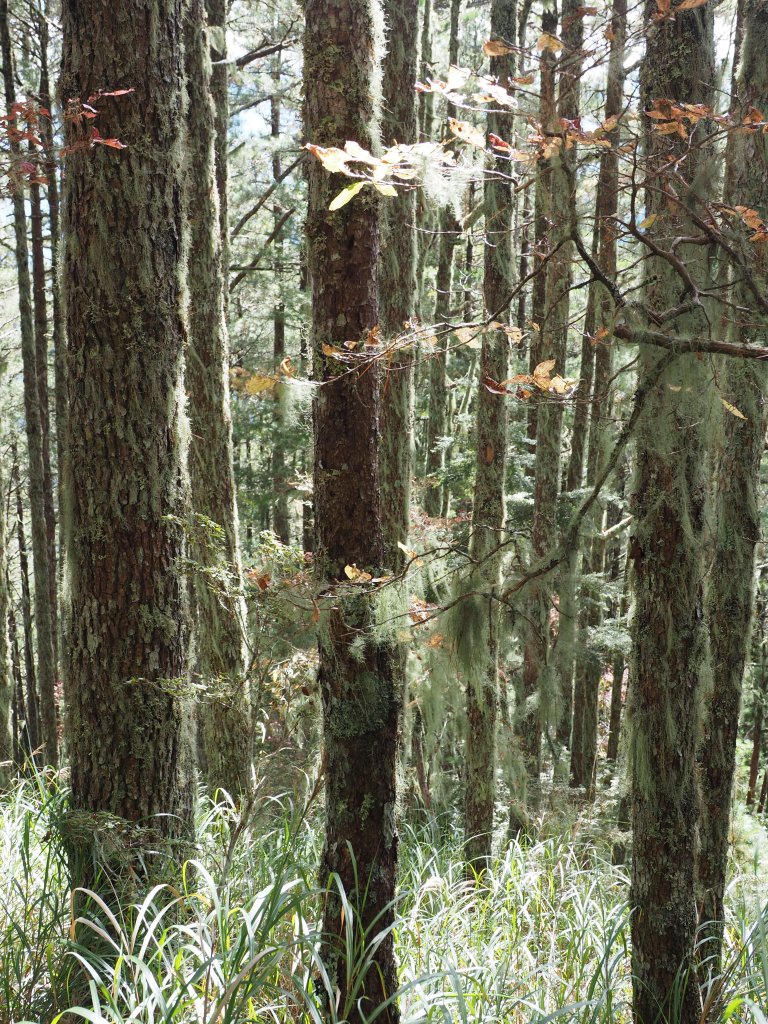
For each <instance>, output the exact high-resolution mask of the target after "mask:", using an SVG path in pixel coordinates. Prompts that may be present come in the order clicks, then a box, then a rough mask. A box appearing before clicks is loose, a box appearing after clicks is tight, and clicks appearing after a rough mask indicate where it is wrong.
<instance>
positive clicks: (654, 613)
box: [630, 0, 714, 1024]
mask: <svg viewBox="0 0 768 1024" xmlns="http://www.w3.org/2000/svg"><path fill="white" fill-rule="evenodd" d="M656 11H657V8H656V5H655V0H648V2H647V3H646V7H645V14H646V18H647V20H648V22H649V23H650V21H651V19H652V17H653V15H654V14H655V13H656ZM713 81H714V68H713V15H712V10H711V9H709V8H707V7H701V8H698V9H696V10H692V11H685V12H680V13H678V14H677V15H676V16H675V21H674V22H670V23H659V24H656V25H654V32H653V34H652V35H651V37H650V38H649V39H648V48H647V52H646V55H645V57H644V59H643V63H642V67H641V80H640V84H641V103H640V106H641V109H643V110H649V109H651V106H652V104H653V101H654V100H655V99H659V98H663V99H670V100H672V101H673V102H675V101H678V102H679V101H683V102H686V103H704V104H706V105H711V103H712V97H713ZM645 129H646V160H647V173H648V180H649V182H650V183H652V187H649V188H648V190H647V193H646V215H647V216H653V214H657V219H656V220H655V222H654V223H653V224H651V225H650V226H649V228H648V232H649V237H650V238H651V239H652V240H653V241H654V242H655V243H656V244H657V245H660V246H661V247H662V249H663V248H666V247H667V246H668V245H669V244H670V242H671V241H672V239H675V238H679V237H686V236H688V235H690V234H692V233H695V232H696V230H697V229H696V228H694V227H693V225H692V224H691V221H690V218H689V216H688V214H687V212H686V211H687V207H688V206H690V205H695V204H696V202H697V197H698V195H702V194H703V195H706V189H707V187H708V181H707V177H706V171H707V161H710V163H711V155H710V154H709V153H708V152H707V145H706V135H705V134H704V132H705V130H706V129H705V126H703V125H702V126H699V127H698V128H696V129H695V131H694V133H693V138H692V139H685V140H683V139H681V138H680V137H679V136H675V137H673V136H672V135H664V134H661V133H657V132H656V131H655V130H654V128H653V121H652V120H651V119H650V118H647V119H646V125H645ZM683 157H685V159H686V170H685V176H686V179H687V180H688V181H689V182H694V183H695V184H694V185H693V186H689V187H688V188H683V187H681V186H680V185H679V184H678V183H676V184H675V186H674V188H675V190H676V198H675V200H674V201H670V200H669V195H670V193H668V192H667V187H669V189H671V188H672V186H671V185H669V186H667V184H666V182H667V179H666V177H665V173H664V168H667V167H669V166H670V161H671V162H672V163H674V161H676V160H678V159H681V158H683ZM660 186H661V187H660ZM675 253H676V256H677V257H678V258H679V259H680V260H681V261H682V262H683V264H684V265H685V266H686V268H687V270H688V273H689V274H690V275H691V279H692V280H693V281H694V282H695V283H696V285H697V286H698V287H700V288H704V287H707V285H708V283H709V280H710V270H709V262H708V259H707V252H706V250H703V249H702V247H701V246H695V245H686V244H682V245H680V246H679V247H677V248H676V250H675ZM682 287H683V285H682V281H681V278H680V277H679V275H678V273H677V270H676V269H675V268H674V267H673V266H672V264H671V263H670V262H668V261H667V260H666V259H665V258H664V257H663V256H661V255H653V256H649V257H647V259H646V262H645V291H644V305H645V308H646V309H647V310H648V313H649V318H652V317H653V316H657V315H658V313H659V312H662V311H665V310H667V309H669V308H670V307H673V306H674V305H675V304H676V303H677V302H678V301H679V296H680V293H681V288H682ZM675 327H676V329H677V330H679V331H680V332H681V333H682V334H688V333H689V332H690V333H693V334H694V335H695V336H699V335H700V334H701V333H704V334H706V332H707V318H706V317H705V316H704V314H703V311H702V309H701V307H696V308H695V309H694V310H693V311H692V312H690V313H685V314H683V315H681V316H679V317H678V318H677V319H676V321H675ZM672 337H674V335H672ZM664 358H668V357H665V356H664V355H661V356H660V355H659V352H658V350H651V348H650V347H649V346H641V350H640V357H639V371H638V374H639V382H640V386H642V385H643V382H644V381H646V380H647V379H649V377H650V376H651V375H655V374H657V373H658V372H659V368H658V364H659V362H660V360H661V359H664ZM665 365H666V364H665ZM711 378H712V369H711V366H709V365H708V364H707V362H706V361H705V360H704V359H698V358H696V357H695V356H691V355H687V356H685V355H684V356H679V357H678V358H676V359H675V358H673V359H672V360H671V362H669V365H668V366H666V368H665V369H664V370H663V371H662V373H661V377H660V379H659V381H658V383H657V384H656V386H655V387H654V389H653V391H652V392H651V394H650V395H649V398H648V400H647V402H646V404H645V407H644V409H643V413H642V415H641V417H640V420H639V422H638V426H637V434H636V437H637V461H636V470H635V479H634V487H633V512H634V515H635V525H634V531H633V536H632V538H631V544H630V553H631V557H632V560H633V563H634V574H635V616H634V620H633V626H632V665H631V668H630V674H631V679H632V686H631V691H630V700H631V751H630V761H631V777H632V827H633V836H634V838H633V857H632V888H631V905H632V907H633V908H634V913H633V915H632V929H631V930H632V969H633V1011H634V1016H635V1021H636V1022H637V1024H655V1021H656V1020H657V1018H658V1014H659V1013H660V1012H664V1013H666V1012H669V1011H670V1006H671V1001H672V1000H673V999H674V1003H675V1007H676V1010H675V1012H676V1013H677V1012H679V1020H680V1022H681V1024H694V1022H696V1021H698V1020H699V1015H700V1010H701V1002H700V997H699V991H698V986H697V979H696V974H695V969H694V966H693V962H692V961H693V947H694V938H695V934H696V891H695V877H696V876H695V863H694V861H695V854H694V851H695V846H696V831H697V822H698V797H697V780H696V741H697V725H698V715H697V711H698V702H699V695H700V691H701V679H702V673H703V672H704V670H705V665H706V658H707V648H706V626H705V620H704V592H703V590H704V571H705V565H704V545H705V505H706V496H707V476H708V473H707V441H708V430H709V429H710V426H711V421H712V419H713V412H712V410H713V405H712V391H711ZM681 971H682V972H684V973H682V974H679V972H681Z"/></svg>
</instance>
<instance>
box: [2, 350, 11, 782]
mask: <svg viewBox="0 0 768 1024" xmlns="http://www.w3.org/2000/svg"><path fill="white" fill-rule="evenodd" d="M0 380H1V381H2V382H3V383H5V367H4V366H3V365H0ZM5 495H6V488H5V477H4V476H3V468H2V465H1V464H0V781H4V780H5V779H7V778H8V775H9V765H10V763H11V762H12V761H13V754H14V751H13V743H12V740H11V707H12V705H13V694H14V685H13V676H12V675H11V663H10V660H9V657H8V654H9V650H8V606H9V595H8V574H7V571H6V569H7V566H8V534H7V530H6V523H5Z"/></svg>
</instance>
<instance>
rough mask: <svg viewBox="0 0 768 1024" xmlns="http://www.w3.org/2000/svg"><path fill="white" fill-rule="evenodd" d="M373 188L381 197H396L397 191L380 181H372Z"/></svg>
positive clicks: (392, 186)
mask: <svg viewBox="0 0 768 1024" xmlns="http://www.w3.org/2000/svg"><path fill="white" fill-rule="evenodd" d="M373 187H374V188H375V189H376V191H377V192H380V193H381V194H382V195H383V196H396V195H397V189H396V188H395V186H394V185H387V184H385V183H384V182H381V181H374V183H373Z"/></svg>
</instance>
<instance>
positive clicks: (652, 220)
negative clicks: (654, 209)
mask: <svg viewBox="0 0 768 1024" xmlns="http://www.w3.org/2000/svg"><path fill="white" fill-rule="evenodd" d="M658 218H659V215H658V213H652V214H651V215H650V217H646V218H645V220H644V221H642V223H641V224H639V225H638V227H639V228H640V230H641V231H645V230H646V229H647V228H652V227H653V225H654V224H655V223H656V221H657V220H658Z"/></svg>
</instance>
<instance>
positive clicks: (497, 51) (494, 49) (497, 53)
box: [483, 39, 513, 57]
mask: <svg viewBox="0 0 768 1024" xmlns="http://www.w3.org/2000/svg"><path fill="white" fill-rule="evenodd" d="M512 52H513V47H511V46H507V44H506V43H505V42H504V41H503V40H502V39H487V40H486V41H485V42H484V43H483V53H484V54H485V56H486V57H506V55H507V54H508V53H512Z"/></svg>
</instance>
